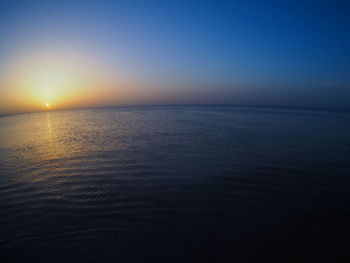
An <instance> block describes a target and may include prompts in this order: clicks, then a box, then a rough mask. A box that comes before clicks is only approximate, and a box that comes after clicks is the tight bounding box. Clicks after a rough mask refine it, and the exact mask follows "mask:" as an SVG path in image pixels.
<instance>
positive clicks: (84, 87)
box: [0, 0, 350, 113]
mask: <svg viewBox="0 0 350 263" xmlns="http://www.w3.org/2000/svg"><path fill="white" fill-rule="evenodd" d="M0 5H1V6H0V40H1V42H0V43H1V45H0V113H12V112H23V111H33V110H42V109H43V105H44V104H45V103H50V104H52V108H53V109H59V108H71V107H73V108H74V107H86V106H114V105H115V106H118V105H128V104H130V105H134V104H203V103H205V104H208V103H209V104H220V103H224V104H247V105H252V104H259V105H284V106H297V107H298V106H301V107H317V108H336V109H348V110H350V103H349V99H350V33H349V29H350V16H349V14H350V2H349V1H321V0H317V1H258V0H257V1H227V2H226V1H179V0H178V1H147V0H144V1H103V0H99V1H97V0H96V1H87V0H85V1H74V0H67V1H65V0H60V1H34V0H33V1H15V0H11V1H6V0H5V1H4V0H3V1H1V3H0ZM56 80H57V83H61V84H57V85H56V84H54V82H55V81H56ZM39 86H40V87H39ZM45 89H47V90H45Z"/></svg>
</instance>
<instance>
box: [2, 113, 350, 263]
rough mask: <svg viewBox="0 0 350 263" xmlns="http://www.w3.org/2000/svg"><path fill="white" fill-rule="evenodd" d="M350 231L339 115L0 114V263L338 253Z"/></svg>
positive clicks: (348, 140) (349, 161)
mask: <svg viewBox="0 0 350 263" xmlns="http://www.w3.org/2000/svg"><path fill="white" fill-rule="evenodd" d="M349 235H350V114H349V113H346V112H331V111H313V110H297V109H283V108H258V107H204V106H201V107H199V106H197V107H190V106H177V107H175V106H173V107H170V106H169V107H135V108H132V107H130V108H109V109H86V110H67V111H52V112H42V113H33V114H23V115H15V116H6V117H1V118H0V261H1V262H31V261H34V262H88V261H89V262H90V261H91V262H301V261H305V262H316V261H317V262H321V261H323V260H324V261H325V262H332V261H330V259H332V260H333V262H336V261H337V262H340V259H341V258H343V257H344V256H347V255H348V253H347V251H346V249H347V246H348V243H349V241H348V238H349V237H348V236H349ZM334 260H335V261H334ZM347 262H348V261H347Z"/></svg>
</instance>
